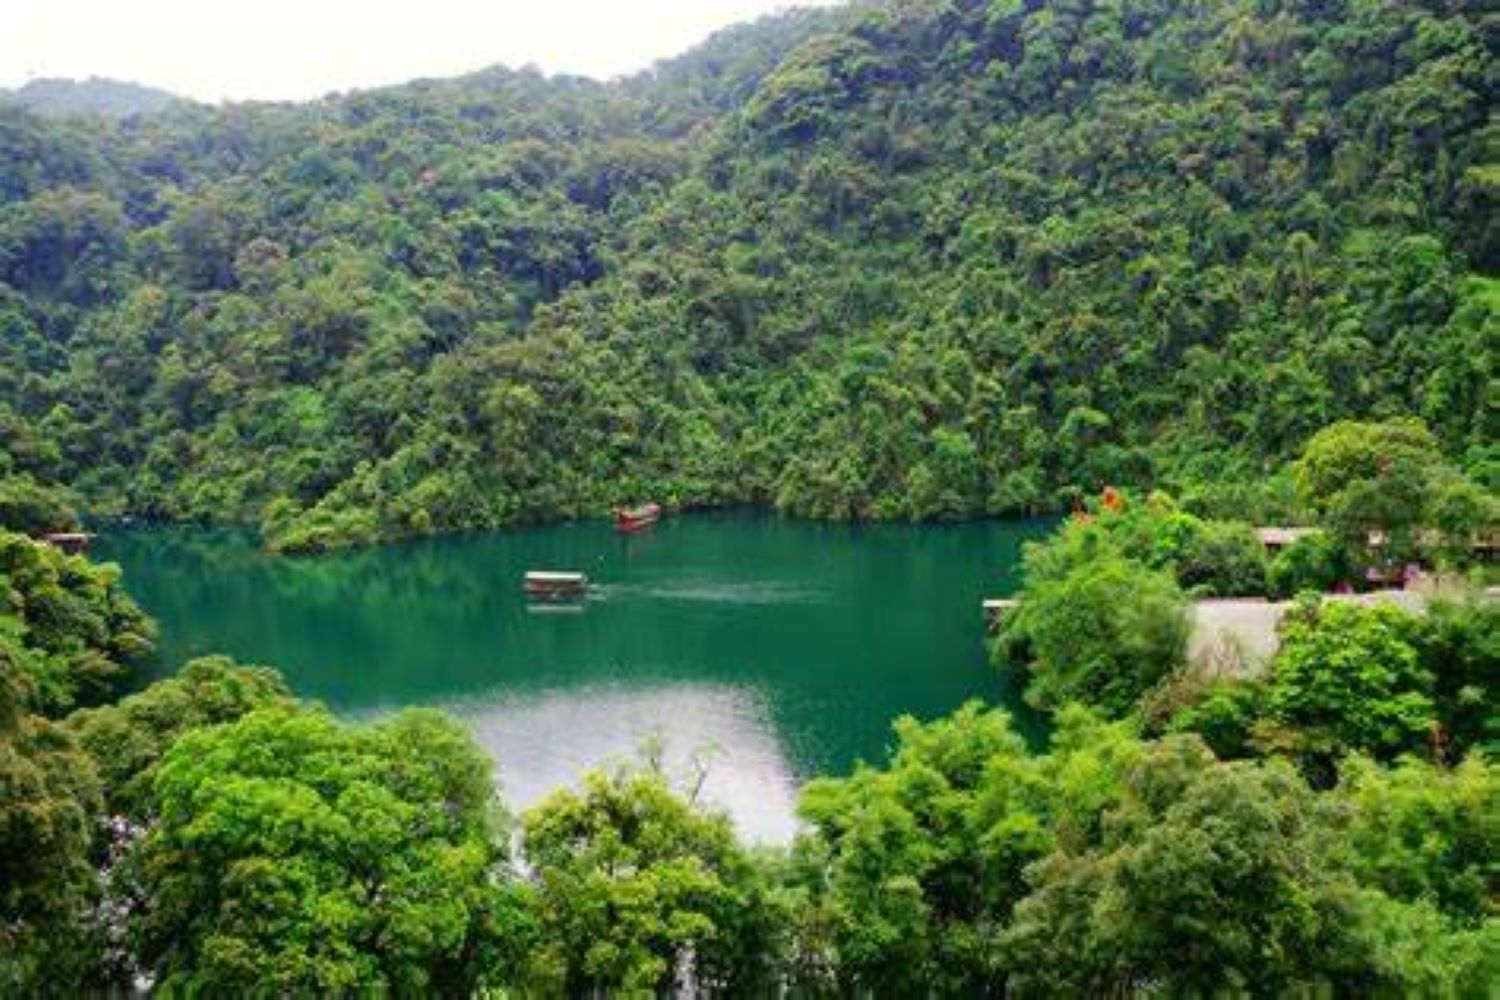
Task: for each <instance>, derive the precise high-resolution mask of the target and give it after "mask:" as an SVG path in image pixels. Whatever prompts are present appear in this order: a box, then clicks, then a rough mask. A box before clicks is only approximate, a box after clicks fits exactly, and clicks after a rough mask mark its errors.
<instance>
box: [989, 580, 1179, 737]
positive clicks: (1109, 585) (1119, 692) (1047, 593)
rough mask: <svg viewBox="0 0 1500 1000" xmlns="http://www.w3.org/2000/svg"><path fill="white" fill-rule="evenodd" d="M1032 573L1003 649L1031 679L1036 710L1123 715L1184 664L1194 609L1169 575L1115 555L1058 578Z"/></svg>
mask: <svg viewBox="0 0 1500 1000" xmlns="http://www.w3.org/2000/svg"><path fill="white" fill-rule="evenodd" d="M1027 565H1028V576H1027V583H1026V587H1025V589H1024V590H1022V592H1021V594H1020V606H1019V607H1018V608H1017V609H1016V611H1015V612H1014V613H1013V614H1012V615H1010V617H1009V620H1008V621H1007V622H1006V623H1005V624H1004V625H1003V626H1002V628H1003V631H1002V633H1001V635H1000V638H999V639H998V640H997V642H996V646H995V648H996V652H997V656H998V658H999V659H1000V660H1001V662H1002V663H1004V664H1008V665H1010V666H1012V667H1013V668H1020V669H1024V670H1025V671H1026V672H1027V687H1026V697H1027V699H1028V700H1029V701H1031V702H1032V703H1034V704H1036V705H1039V706H1044V707H1056V706H1059V705H1062V704H1064V703H1065V702H1068V701H1074V700H1077V701H1082V702H1085V703H1087V704H1090V705H1095V706H1098V707H1099V708H1101V709H1103V710H1105V711H1107V712H1109V713H1112V714H1116V715H1119V714H1123V713H1125V712H1127V711H1129V710H1130V709H1131V707H1132V706H1133V705H1134V704H1135V701H1136V699H1138V698H1139V697H1140V696H1141V695H1142V694H1143V693H1145V692H1146V691H1147V690H1148V689H1150V688H1151V687H1152V686H1153V685H1155V684H1156V683H1157V682H1159V681H1161V680H1162V679H1163V678H1164V677H1166V676H1167V674H1168V673H1169V672H1170V671H1171V670H1172V669H1173V668H1174V667H1176V666H1177V665H1178V664H1179V663H1180V662H1181V661H1182V659H1183V657H1184V655H1185V654H1186V650H1187V640H1188V630H1189V619H1188V611H1187V605H1186V602H1185V600H1184V599H1183V596H1182V592H1181V591H1180V590H1179V589H1178V588H1177V584H1176V583H1175V582H1174V581H1173V579H1172V578H1171V577H1170V576H1168V575H1167V574H1165V573H1161V572H1157V571H1153V570H1150V569H1147V568H1146V567H1144V566H1142V565H1140V564H1139V563H1134V562H1130V561H1128V560H1125V559H1122V558H1120V557H1118V556H1114V555H1108V554H1106V555H1104V556H1101V557H1100V558H1098V559H1097V560H1094V561H1092V562H1084V563H1080V564H1079V565H1078V566H1076V567H1074V568H1071V569H1068V570H1067V571H1066V572H1065V573H1064V575H1062V576H1061V577H1055V578H1053V577H1041V578H1036V577H1035V575H1034V574H1033V573H1032V572H1031V568H1032V566H1033V563H1032V561H1031V560H1030V559H1028V563H1027Z"/></svg>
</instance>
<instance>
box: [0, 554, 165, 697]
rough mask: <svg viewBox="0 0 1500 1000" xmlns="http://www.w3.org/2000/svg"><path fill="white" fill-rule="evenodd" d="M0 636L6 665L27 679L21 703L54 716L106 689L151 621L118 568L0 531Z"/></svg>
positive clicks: (139, 648) (137, 650) (148, 638)
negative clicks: (7, 650)
mask: <svg viewBox="0 0 1500 1000" xmlns="http://www.w3.org/2000/svg"><path fill="white" fill-rule="evenodd" d="M0 635H6V636H9V637H13V639H14V647H13V648H14V652H13V654H12V657H11V660H10V664H9V669H11V670H14V671H16V672H18V673H20V674H23V675H25V677H26V684H25V687H24V691H25V697H26V698H27V708H28V709H29V710H32V711H37V712H39V713H40V714H44V715H53V716H55V715H60V714H62V713H63V712H64V711H66V710H67V709H68V708H71V707H72V706H74V705H75V704H77V703H78V702H80V701H87V700H90V699H98V698H100V697H101V696H103V695H106V694H108V693H109V692H110V691H111V689H112V687H113V685H115V684H116V683H117V682H118V681H119V679H120V678H121V676H122V675H123V674H125V673H126V671H127V670H128V669H129V668H130V666H131V664H132V663H134V661H135V660H136V659H137V658H139V657H141V656H143V655H144V654H145V653H146V652H147V651H148V650H149V649H150V648H151V643H152V639H153V637H154V626H153V625H152V623H151V621H150V620H149V619H148V618H147V617H146V616H145V615H144V614H142V613H141V611H140V609H139V608H137V607H136V606H135V604H134V602H132V601H131V600H130V598H129V597H128V596H126V594H125V592H124V590H123V588H122V587H121V586H120V572H119V569H118V568H117V567H113V566H107V565H106V566H96V565H94V564H92V563H90V562H88V561H87V560H86V559H82V558H79V557H76V556H68V555H64V554H63V553H62V552H60V551H58V550H57V549H54V548H53V547H52V546H50V545H45V544H43V543H41V542H35V541H32V540H31V539H29V538H26V537H25V536H23V535H16V534H11V533H9V532H6V531H0Z"/></svg>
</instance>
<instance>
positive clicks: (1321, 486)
mask: <svg viewBox="0 0 1500 1000" xmlns="http://www.w3.org/2000/svg"><path fill="white" fill-rule="evenodd" d="M1296 479H1297V490H1298V493H1299V494H1300V495H1301V497H1302V499H1303V501H1304V502H1305V503H1306V504H1307V505H1308V506H1309V507H1310V508H1312V509H1313V510H1314V511H1316V512H1317V513H1318V514H1319V515H1320V516H1321V517H1322V518H1323V519H1324V521H1325V522H1326V523H1327V524H1329V526H1330V527H1332V528H1333V530H1334V531H1336V532H1337V533H1338V534H1339V535H1340V537H1341V538H1342V539H1343V541H1344V544H1345V546H1346V547H1347V548H1348V550H1349V551H1351V552H1357V553H1360V554H1361V555H1362V556H1363V557H1364V558H1365V559H1367V560H1376V559H1378V560H1380V561H1384V562H1397V561H1400V560H1403V559H1408V558H1411V557H1412V556H1414V555H1416V554H1417V553H1418V552H1420V551H1421V550H1423V549H1424V548H1431V547H1437V548H1439V549H1441V550H1443V551H1444V552H1445V553H1446V554H1447V555H1448V556H1449V557H1450V558H1456V559H1460V560H1462V561H1467V558H1468V555H1469V552H1468V546H1469V542H1470V541H1471V539H1472V538H1473V536H1474V533H1475V532H1476V531H1479V530H1480V529H1483V528H1487V527H1490V526H1491V525H1493V524H1494V523H1495V520H1496V516H1495V510H1494V505H1493V502H1492V500H1491V498H1490V497H1489V496H1487V495H1486V494H1485V493H1484V492H1483V491H1481V490H1479V488H1478V487H1476V486H1475V485H1474V484H1472V483H1468V482H1466V481H1465V480H1464V479H1463V478H1462V477H1461V476H1460V475H1459V474H1458V472H1457V471H1456V470H1454V469H1453V468H1451V467H1450V466H1448V464H1447V463H1446V462H1445V461H1444V459H1443V455H1442V452H1441V451H1440V450H1439V448H1438V441H1437V438H1436V437H1434V436H1433V434H1432V433H1431V432H1430V431H1429V430H1428V429H1427V427H1426V426H1425V425H1424V424H1423V423H1422V422H1421V421H1419V420H1412V419H1401V420H1387V421H1385V422H1384V423H1359V422H1355V421H1342V422H1340V423H1337V424H1334V425H1332V426H1330V427H1327V428H1324V429H1323V430H1321V431H1319V432H1318V433H1317V434H1316V435H1314V436H1313V438H1312V440H1310V441H1309V442H1308V444H1307V447H1306V449H1305V450H1304V451H1303V453H1302V457H1301V458H1300V459H1298V461H1297V464H1296ZM1429 534H1436V535H1437V536H1438V537H1437V539H1435V540H1433V539H1429V538H1428V537H1426V536H1427V535H1429ZM1372 535H1373V536H1378V544H1377V542H1376V540H1375V539H1372Z"/></svg>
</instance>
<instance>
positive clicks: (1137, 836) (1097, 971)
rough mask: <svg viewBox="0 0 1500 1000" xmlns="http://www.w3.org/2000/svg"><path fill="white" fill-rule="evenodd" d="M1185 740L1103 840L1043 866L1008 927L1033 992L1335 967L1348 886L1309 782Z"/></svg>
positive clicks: (1146, 771) (1276, 984)
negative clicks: (1341, 894) (1331, 873)
mask: <svg viewBox="0 0 1500 1000" xmlns="http://www.w3.org/2000/svg"><path fill="white" fill-rule="evenodd" d="M1178 740H1179V741H1177V742H1172V741H1169V742H1164V743H1161V744H1158V745H1156V746H1155V747H1153V748H1152V750H1151V751H1150V752H1149V753H1148V754H1147V756H1146V757H1145V758H1144V759H1143V760H1142V761H1141V763H1140V765H1139V766H1138V767H1137V768H1136V769H1135V770H1133V771H1132V772H1130V773H1129V774H1128V775H1127V776H1126V779H1125V789H1124V799H1123V802H1122V805H1121V807H1120V810H1119V812H1118V813H1116V814H1115V815H1114V816H1113V817H1112V824H1111V828H1110V831H1109V832H1108V833H1106V836H1105V837H1104V839H1103V841H1102V842H1101V843H1100V844H1098V845H1097V846H1095V847H1094V848H1093V849H1092V850H1088V851H1083V852H1077V853H1074V852H1059V853H1057V854H1054V855H1052V856H1050V857H1048V858H1047V859H1046V860H1045V861H1044V862H1043V863H1041V864H1040V865H1038V866H1037V867H1036V868H1035V869H1033V875H1032V878H1033V882H1034V890H1033V892H1032V894H1031V895H1030V896H1028V897H1027V899H1026V900H1025V901H1023V902H1022V903H1021V905H1020V906H1019V907H1018V908H1017V913H1016V920H1015V924H1014V926H1013V927H1011V928H1010V929H1009V930H1008V931H1007V932H1006V937H1005V947H1006V948H1007V950H1008V953H1009V957H1010V961H1011V962H1012V963H1013V967H1014V968H1015V969H1016V970H1017V971H1016V975H1015V982H1016V984H1017V985H1018V986H1020V987H1021V988H1022V989H1023V990H1026V991H1049V990H1063V991H1111V990H1125V991H1129V990H1135V989H1143V988H1146V987H1147V985H1148V984H1151V985H1154V986H1156V987H1157V988H1163V989H1167V990H1169V991H1181V992H1193V991H1202V990H1209V991H1212V990H1215V989H1222V988H1226V987H1227V988H1239V989H1246V988H1253V989H1256V990H1265V991H1269V992H1274V991H1276V990H1278V989H1285V988H1288V987H1290V986H1291V985H1293V984H1297V983H1307V982H1311V981H1315V980H1316V979H1317V977H1318V975H1319V974H1320V973H1321V972H1323V971H1324V968H1325V966H1324V964H1323V959H1324V955H1325V948H1326V947H1327V945H1326V941H1327V939H1328V938H1329V937H1331V936H1332V935H1333V934H1334V933H1335V932H1336V930H1337V928H1338V914H1337V911H1336V910H1335V909H1334V908H1333V905H1332V904H1333V903H1334V902H1335V901H1336V898H1337V897H1336V896H1335V895H1334V893H1333V890H1334V888H1335V887H1334V886H1333V885H1332V884H1330V883H1331V879H1330V878H1329V877H1328V876H1327V875H1325V874H1324V872H1323V871H1322V865H1321V863H1320V861H1321V859H1320V857H1319V854H1318V853H1317V836H1316V835H1317V826H1316V823H1315V818H1314V813H1313V810H1312V802H1311V798H1312V795H1311V793H1310V792H1309V790H1308V789H1307V787H1306V785H1304V784H1303V783H1302V782H1301V779H1300V778H1298V776H1297V775H1296V774H1295V773H1294V772H1293V771H1291V769H1290V768H1286V767H1279V768H1277V767H1270V768H1267V767H1261V766H1258V765H1252V764H1248V763H1231V764H1220V763H1215V762H1214V761H1213V758H1212V755H1211V754H1209V753H1208V752H1207V751H1206V750H1204V749H1203V748H1202V746H1201V744H1195V743H1193V742H1192V741H1191V739H1190V738H1189V740H1188V741H1186V742H1182V741H1181V738H1178Z"/></svg>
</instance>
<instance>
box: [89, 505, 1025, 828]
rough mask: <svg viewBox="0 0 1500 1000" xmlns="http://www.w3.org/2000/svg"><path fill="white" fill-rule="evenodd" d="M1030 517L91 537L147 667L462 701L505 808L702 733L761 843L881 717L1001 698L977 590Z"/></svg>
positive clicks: (998, 574)
mask: <svg viewBox="0 0 1500 1000" xmlns="http://www.w3.org/2000/svg"><path fill="white" fill-rule="evenodd" d="M1047 527H1048V525H1047V523H1046V522H1040V521H1034V522H1015V521H1011V522H987V523H972V524H956V525H927V526H914V525H870V526H846V525H825V524H813V523H808V522H800V521H793V520H787V519H782V518H776V517H767V516H760V515H755V514H748V513H723V514H713V515H694V516H692V517H681V518H672V519H669V520H667V521H664V522H662V524H660V525H659V526H658V527H657V529H656V530H655V531H653V532H652V533H650V534H648V535H640V536H631V537H622V536H620V535H617V534H615V533H614V532H613V531H612V530H610V527H609V525H608V524H607V523H604V522H594V523H587V522H585V523H579V524H568V525H552V526H547V527H539V528H531V529H526V530H517V531H504V532H489V533H482V534H476V535H468V536H458V537H453V538H445V539H436V540H431V541H425V542H420V543H412V544H408V545H396V546H387V547H382V548H379V549H371V550H366V551H360V552H353V553H341V554H335V555H329V556H325V557H319V558H314V559H295V560H293V559H281V558H276V557H272V556H268V555H266V554H264V553H262V552H260V551H259V550H258V548H257V547H256V544H255V542H254V540H253V539H252V538H250V537H248V536H245V535H242V534H234V533H228V532H222V531H195V530H187V529H183V530H162V529H136V530H128V531H127V530H121V531H112V532H108V533H106V534H105V536H104V537H102V538H101V539H100V540H99V545H98V552H99V555H100V556H101V557H103V558H106V559H115V560H117V561H119V562H120V564H121V565H122V566H123V567H124V569H125V572H126V578H127V585H128V586H129V588H130V590H131V592H132V593H133V594H135V595H136V597H137V599H138V600H139V601H140V602H141V604H142V605H143V606H144V607H145V608H146V610H147V611H149V612H150V613H151V614H152V615H154V616H155V617H156V618H157V619H158V621H159V622H160V625H161V646H162V657H161V670H162V671H163V672H165V671H169V670H172V669H175V668H176V666H177V665H178V664H180V663H181V662H182V661H183V660H185V659H186V658H188V657H190V656H195V655H201V654H204V653H209V652H225V653H228V654H230V655H232V656H234V657H236V658H237V659H239V660H241V661H243V662H248V663H268V664H272V665H274V666H276V667H278V668H279V669H281V670H282V672H283V673H284V674H285V675H286V677H287V680H288V681H289V682H290V683H291V685H292V687H293V689H294V690H295V691H296V692H297V693H298V694H299V695H302V696H303V697H307V698H314V699H318V700H321V701H324V702H326V703H327V704H328V705H329V706H330V707H332V708H333V709H334V710H336V711H339V712H343V713H348V714H365V713H367V712H370V711H373V710H379V709H383V708H390V707H395V706H402V705H456V706H460V707H463V706H468V708H466V709H465V711H467V712H469V714H470V716H471V717H472V718H473V719H474V722H475V725H476V726H477V727H483V729H484V730H485V731H486V732H487V733H488V734H489V735H488V736H487V737H486V739H487V740H488V741H489V742H490V743H491V744H492V745H493V746H494V748H495V749H496V750H497V753H498V754H499V756H500V770H501V774H502V775H503V776H504V779H505V780H506V782H507V790H508V791H510V792H511V793H512V794H513V795H514V796H516V797H517V798H518V800H529V799H530V798H532V797H534V793H535V792H536V791H537V790H540V789H544V788H546V787H547V786H548V785H549V784H552V783H556V782H560V781H566V780H571V779H573V778H574V777H575V776H576V773H577V770H578V768H579V766H581V764H582V763H595V762H597V761H598V760H599V759H601V758H602V757H604V756H608V755H610V754H615V753H626V754H628V753H629V752H630V751H631V750H632V748H633V746H634V744H635V742H636V741H637V738H638V736H639V735H640V734H642V733H644V732H649V731H650V730H651V729H652V728H653V727H654V726H660V727H662V728H663V729H664V730H665V732H666V735H667V737H668V738H669V740H670V742H671V744H672V746H673V747H674V752H677V753H687V752H689V751H691V750H693V749H695V748H696V746H697V744H699V743H702V742H704V740H702V739H699V736H700V735H707V736H708V737H710V741H712V740H713V739H717V741H718V742H719V743H720V744H722V745H723V746H724V750H725V752H724V756H723V757H722V758H721V760H720V761H719V762H718V763H717V764H716V765H715V768H714V773H713V774H712V776H711V780H712V782H713V785H714V793H715V794H716V795H719V796H721V797H722V798H724V799H725V800H726V801H727V802H729V804H730V805H731V807H732V808H734V810H735V812H736V814H737V815H740V814H741V811H742V810H741V805H743V806H744V812H743V816H742V822H743V823H745V824H746V825H747V826H751V827H754V828H755V829H756V830H758V831H763V832H765V833H766V835H767V836H772V835H775V833H776V831H777V830H778V829H780V830H781V831H782V832H783V833H784V832H785V828H786V826H787V824H788V823H789V822H790V820H789V819H788V818H787V817H789V801H790V800H789V792H787V791H786V789H787V788H788V787H789V786H790V784H791V782H793V781H800V780H805V779H806V778H808V777H810V776H812V775H815V774H828V773H840V772H844V771H847V770H848V769H849V768H850V767H851V766H852V765H853V764H854V762H855V761H857V760H859V759H865V760H876V759H879V758H881V757H882V756H883V754H884V751H885V748H886V746H887V744H888V741H889V738H890V723H891V720H892V719H894V718H895V717H896V716H898V715H900V714H902V713H911V714H914V715H917V716H919V717H926V718H930V717H933V716H936V715H940V714H942V713H945V712H949V711H951V710H952V709H954V708H955V707H957V706H958V705H959V704H961V703H962V702H964V701H965V700H967V699H970V698H983V699H986V700H989V701H992V702H999V703H1003V704H1008V705H1011V706H1012V707H1013V708H1017V709H1019V706H1017V705H1016V699H1015V698H1014V697H1013V693H1012V692H1010V691H1009V690H1007V689H1006V688H1005V687H1004V686H1003V683H1002V681H1001V679H1000V678H999V677H997V675H996V672H995V671H994V670H993V669H992V668H991V667H990V666H989V664H988V663H987V662H986V656H985V650H984V645H983V624H982V619H981V615H980V608H979V603H980V600H981V598H983V597H986V596H997V597H998V596H1005V595H1006V594H1008V593H1010V592H1011V591H1012V589H1013V588H1014V585H1015V567H1016V565H1017V563H1018V561H1019V555H1020V546H1021V544H1022V543H1023V542H1024V541H1025V540H1027V539H1029V538H1034V537H1036V536H1037V535H1038V534H1040V533H1041V532H1043V531H1045V530H1047ZM531 569H568V570H581V571H583V572H586V573H587V574H588V575H589V577H590V579H591V580H592V581H594V583H595V584H596V585H597V587H596V590H595V592H594V593H593V596H592V598H591V600H590V601H589V602H588V604H587V606H586V608H584V609H583V610H581V611H580V610H576V609H574V610H569V611H547V612H545V613H539V612H536V611H534V610H533V608H532V607H531V606H529V605H528V604H527V602H526V599H525V597H524V595H523V594H522V591H521V578H522V576H523V574H524V573H525V572H526V571H527V570H531ZM1018 722H1019V724H1020V727H1021V728H1022V730H1023V731H1026V732H1028V733H1031V734H1033V735H1036V734H1037V733H1038V732H1039V727H1038V726H1037V724H1036V721H1035V720H1034V718H1032V717H1030V716H1027V715H1026V714H1025V713H1024V711H1022V715H1021V717H1020V718H1019V719H1018ZM508 727H516V728H517V730H518V731H517V732H516V733H515V734H514V735H513V736H508V735H507V734H506V731H505V730H506V729H507V728H508ZM777 789H780V791H778V790H777ZM778 802H780V803H782V804H781V805H776V803H778ZM773 816H780V817H781V819H779V820H776V819H771V818H768V817H773Z"/></svg>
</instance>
